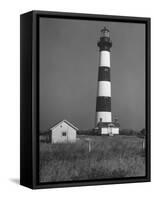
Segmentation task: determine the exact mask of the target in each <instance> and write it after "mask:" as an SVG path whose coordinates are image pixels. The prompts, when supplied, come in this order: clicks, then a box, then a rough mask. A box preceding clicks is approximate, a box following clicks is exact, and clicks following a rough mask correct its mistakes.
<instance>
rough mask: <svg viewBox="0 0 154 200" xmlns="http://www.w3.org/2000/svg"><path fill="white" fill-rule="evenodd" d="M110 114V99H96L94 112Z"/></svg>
mask: <svg viewBox="0 0 154 200" xmlns="http://www.w3.org/2000/svg"><path fill="white" fill-rule="evenodd" d="M101 111H104V112H111V97H102V96H100V97H97V102H96V112H101Z"/></svg>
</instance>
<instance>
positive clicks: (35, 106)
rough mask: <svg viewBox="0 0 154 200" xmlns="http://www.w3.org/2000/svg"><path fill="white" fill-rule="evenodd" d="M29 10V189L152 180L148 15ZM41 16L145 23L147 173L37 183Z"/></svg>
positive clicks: (149, 22) (149, 21)
mask: <svg viewBox="0 0 154 200" xmlns="http://www.w3.org/2000/svg"><path fill="white" fill-rule="evenodd" d="M30 13H32V185H31V186H29V187H30V188H31V189H41V188H59V187H75V186H94V185H107V184H122V183H139V182H150V181H151V158H150V157H151V138H150V137H151V128H150V127H151V124H150V120H151V114H150V108H151V101H150V96H151V93H150V91H151V90H150V86H151V77H150V76H151V72H150V59H151V56H150V55H151V47H150V43H151V38H150V37H151V32H150V25H151V19H150V18H143V17H142V18H141V17H128V16H114V15H96V14H82V13H65V12H51V11H31V12H30ZM40 16H44V17H47V16H51V17H60V18H70V19H71V18H73V19H87V20H91V19H92V18H93V19H94V20H96V21H97V19H98V18H99V19H100V20H108V21H113V19H115V20H116V21H117V22H119V21H120V22H128V23H129V22H130V23H131V22H132V23H133V22H134V23H145V25H146V58H147V59H146V73H145V76H146V79H145V80H146V81H145V83H146V95H145V98H146V105H145V106H146V130H147V131H148V136H147V140H146V145H147V147H148V148H147V155H149V156H147V157H146V176H145V177H134V178H132V177H131V178H119V179H108V180H92V181H76V182H75V181H71V182H57V183H48V182H46V183H43V184H42V183H40V182H39V179H38V178H39V177H38V176H39V158H38V145H39V144H38V142H39V140H38V139H39V138H38V137H37V130H38V120H39V119H38V106H39V103H38V98H39V96H38V89H39V88H38V84H39V79H38V77H39V76H38V75H39V74H38V69H37V67H38V56H39V48H38V40H37V39H38V38H37V37H38V34H39V33H38V26H37V23H38V18H39V17H40Z"/></svg>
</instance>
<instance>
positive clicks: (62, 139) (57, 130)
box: [50, 120, 78, 143]
mask: <svg viewBox="0 0 154 200" xmlns="http://www.w3.org/2000/svg"><path fill="white" fill-rule="evenodd" d="M77 130H78V128H77V127H75V126H74V125H73V124H72V123H70V122H68V121H67V120H62V121H60V122H58V123H57V124H55V125H54V126H53V127H52V128H50V131H51V143H73V142H76V136H77Z"/></svg>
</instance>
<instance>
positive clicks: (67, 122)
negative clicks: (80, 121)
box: [50, 119, 79, 130]
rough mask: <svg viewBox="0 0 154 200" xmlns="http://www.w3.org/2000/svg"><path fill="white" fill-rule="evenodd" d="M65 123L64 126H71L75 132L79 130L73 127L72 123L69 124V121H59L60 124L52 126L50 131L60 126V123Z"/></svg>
mask: <svg viewBox="0 0 154 200" xmlns="http://www.w3.org/2000/svg"><path fill="white" fill-rule="evenodd" d="M63 122H65V123H66V124H68V125H69V126H71V127H72V128H73V129H75V130H79V129H78V128H77V127H76V126H74V125H73V124H72V123H70V122H69V121H67V120H66V119H64V120H62V121H60V122H57V123H56V124H54V125H53V126H52V127H51V128H50V130H53V129H54V128H56V127H57V126H58V125H60V124H61V123H63Z"/></svg>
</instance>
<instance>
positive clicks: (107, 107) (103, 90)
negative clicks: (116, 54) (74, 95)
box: [96, 27, 119, 134]
mask: <svg viewBox="0 0 154 200" xmlns="http://www.w3.org/2000/svg"><path fill="white" fill-rule="evenodd" d="M97 46H98V47H99V67H98V86H97V98H96V127H99V129H100V130H101V134H119V127H118V126H117V125H116V124H115V123H114V122H112V112H111V76H110V71H111V63H110V51H111V47H112V41H111V39H110V32H109V30H108V29H107V28H106V27H104V28H103V29H102V30H101V37H100V40H99V42H98V43H97Z"/></svg>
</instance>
